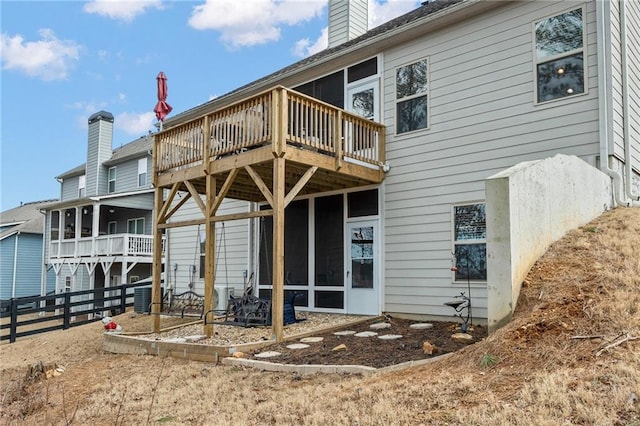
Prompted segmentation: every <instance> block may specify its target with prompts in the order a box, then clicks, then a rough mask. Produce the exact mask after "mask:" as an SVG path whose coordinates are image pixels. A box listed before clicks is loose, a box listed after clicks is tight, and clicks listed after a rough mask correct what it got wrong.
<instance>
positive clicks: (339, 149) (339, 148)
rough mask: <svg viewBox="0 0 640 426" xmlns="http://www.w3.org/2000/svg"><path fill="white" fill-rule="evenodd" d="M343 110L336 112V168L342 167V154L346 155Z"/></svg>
mask: <svg viewBox="0 0 640 426" xmlns="http://www.w3.org/2000/svg"><path fill="white" fill-rule="evenodd" d="M342 124H343V123H342V111H338V114H336V123H335V138H336V146H335V148H336V170H340V168H341V167H342V156H343V155H344V136H343V134H342Z"/></svg>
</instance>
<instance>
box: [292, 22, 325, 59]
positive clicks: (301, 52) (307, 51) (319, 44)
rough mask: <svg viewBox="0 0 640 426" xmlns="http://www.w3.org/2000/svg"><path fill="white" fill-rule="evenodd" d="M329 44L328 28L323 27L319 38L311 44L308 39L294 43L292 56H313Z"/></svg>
mask: <svg viewBox="0 0 640 426" xmlns="http://www.w3.org/2000/svg"><path fill="white" fill-rule="evenodd" d="M328 44H329V27H324V28H323V29H322V32H321V33H320V37H318V38H317V39H316V41H315V42H314V43H313V44H312V43H311V41H310V40H309V39H308V38H303V39H302V40H298V41H297V42H296V45H295V47H294V48H293V54H294V55H295V56H298V57H300V58H304V57H307V56H311V55H315V54H316V53H318V52H320V51H322V50H324V49H326V48H327V46H328Z"/></svg>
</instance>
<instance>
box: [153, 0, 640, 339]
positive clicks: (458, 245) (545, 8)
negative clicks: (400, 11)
mask: <svg viewBox="0 0 640 426" xmlns="http://www.w3.org/2000/svg"><path fill="white" fill-rule="evenodd" d="M329 3H330V6H329V8H330V13H329V17H330V22H329V42H330V45H329V47H328V48H327V49H326V50H324V51H322V52H320V53H318V54H316V55H314V56H311V57H309V58H306V59H304V60H302V61H300V62H297V63H295V64H293V65H291V66H289V67H286V68H284V69H282V70H280V71H278V72H275V73H273V74H271V75H268V76H265V77H264V78H261V79H259V80H257V81H255V82H252V83H250V84H248V85H246V86H243V87H241V88H239V89H237V90H235V91H233V92H230V93H228V94H226V95H224V96H221V97H218V98H216V99H214V100H212V101H209V102H207V103H205V104H202V105H199V106H196V107H194V108H192V109H190V110H187V111H185V112H183V113H181V114H178V115H176V116H174V117H173V118H171V119H168V120H166V121H165V122H164V131H163V132H160V133H159V134H157V135H156V136H155V148H154V149H155V150H156V154H157V155H156V161H157V162H156V171H157V175H156V176H155V177H154V179H155V181H154V182H155V184H156V186H157V188H156V191H158V193H157V195H156V196H160V195H158V194H161V191H163V190H167V191H168V194H169V196H168V198H165V206H164V207H163V209H162V211H158V212H156V213H157V215H158V216H157V219H158V222H159V224H160V226H159V228H160V229H165V230H166V232H167V235H168V245H169V256H170V259H171V264H172V265H173V267H174V268H175V269H174V270H175V272H176V279H174V282H175V284H176V285H177V286H178V288H177V289H176V291H178V290H181V287H180V286H182V285H184V284H185V283H187V282H190V283H192V287H194V288H196V289H197V291H199V292H201V291H205V290H207V289H208V286H209V285H210V283H209V281H212V280H213V277H214V275H215V283H216V287H219V286H232V287H234V288H235V289H236V293H237V292H238V290H242V284H243V281H244V280H245V278H244V277H245V276H246V275H247V274H248V275H251V274H252V273H255V278H256V280H255V281H257V289H258V293H259V294H260V295H262V296H267V297H268V296H270V294H271V292H272V291H273V292H274V293H275V296H276V297H275V298H274V309H276V311H277V310H278V308H279V307H280V306H281V305H280V306H278V305H277V304H278V303H282V301H281V300H279V299H282V297H283V295H288V294H290V292H294V291H295V292H298V293H300V294H301V297H300V299H299V300H298V302H297V303H298V304H299V305H301V306H303V307H304V308H306V309H308V310H315V311H327V312H346V313H353V314H379V313H381V312H388V313H391V314H396V315H407V316H424V317H450V316H451V314H452V310H451V308H449V307H448V306H445V305H444V303H445V302H447V301H449V300H451V298H452V297H453V296H455V295H457V294H459V293H460V292H463V291H464V292H466V291H467V290H468V286H469V287H470V288H471V296H472V298H473V299H472V302H473V315H474V318H475V319H476V320H477V319H483V318H484V319H486V318H487V306H488V304H487V294H488V293H487V286H488V282H487V248H486V242H487V234H486V208H485V200H486V195H485V180H486V179H487V178H488V177H490V176H492V175H494V174H496V173H498V172H500V171H502V170H505V169H507V168H509V167H511V166H514V165H516V164H519V163H521V162H525V161H531V160H540V159H545V158H548V157H552V156H554V155H556V154H567V155H574V156H578V157H579V158H581V159H582V160H584V161H585V162H586V163H588V164H590V165H591V166H593V167H594V168H599V169H600V170H602V171H603V172H605V173H606V174H608V175H609V176H611V177H612V179H613V182H614V188H615V198H616V201H617V203H618V204H622V205H637V204H638V199H639V198H638V189H639V188H638V186H639V185H638V176H639V173H640V99H638V93H640V81H639V78H638V76H639V75H640V68H639V67H640V66H639V64H638V61H634V60H632V58H637V57H640V31H639V30H638V28H640V2H629V1H627V2H619V1H612V2H608V1H606V2H603V1H596V0H586V1H582V2H579V1H524V2H523V1H474V0H459V1H445V0H436V1H432V2H428V3H427V2H425V3H424V4H423V6H421V7H419V8H418V9H416V10H414V11H412V12H410V13H408V14H406V15H404V16H401V17H399V18H397V19H394V20H392V21H390V22H388V23H385V24H383V25H381V26H379V27H377V28H374V29H372V30H370V31H368V32H364V30H363V28H366V22H367V17H366V16H367V7H366V1H351V2H346V1H339V0H337V1H334V0H331V1H330V2H329ZM303 94H304V95H303ZM305 95H308V96H305ZM378 123H379V124H378ZM551 185H552V183H551ZM179 197H183V198H179ZM222 197H226V199H227V200H229V201H228V202H227V203H226V204H223V205H222V207H220V208H219V206H220V204H219V201H220V199H221V198H222ZM185 198H188V199H190V200H191V201H188V202H185V201H184V199H185ZM193 200H195V202H193ZM230 200H233V201H230ZM557 203H558V204H561V203H562V200H558V201H557ZM285 206H286V208H285ZM210 221H211V222H214V223H216V229H215V232H214V230H213V229H207V228H209V227H207V226H206V224H207V223H208V222H210ZM223 224H224V225H225V228H226V229H225V234H224V235H225V238H222V234H221V232H222V225H223ZM159 232H160V231H159ZM158 235H160V234H158ZM274 235H276V238H274ZM214 237H215V240H213V238H214ZM207 253H208V254H207ZM157 256H158V258H157V260H156V261H157V262H158V264H159V262H160V257H159V256H160V253H158V254H157ZM200 256H201V257H202V258H203V261H202V262H199V261H198V260H199V257H200ZM189 265H190V266H189ZM207 265H210V267H211V266H212V265H213V266H217V268H216V269H215V270H214V269H213V268H212V267H211V272H210V275H207V274H208V272H207V271H208V270H207ZM222 265H224V266H225V268H222V269H220V268H221V267H222ZM453 266H456V268H453ZM455 269H457V272H453V271H454V270H455ZM158 271H159V269H158ZM182 271H184V272H182ZM245 271H246V272H245ZM180 273H185V274H186V273H189V274H192V275H191V276H190V278H189V280H186V279H185V278H186V277H187V275H182V276H181V275H179V274H180ZM205 276H207V277H208V278H207V279H206V280H203V278H202V277H205ZM181 277H182V278H181ZM155 281H157V280H155ZM155 281H154V284H155ZM468 281H469V282H468ZM489 284H490V283H489ZM183 288H184V289H186V287H183ZM276 320H277V319H274V326H275V325H276V324H275V321H276Z"/></svg>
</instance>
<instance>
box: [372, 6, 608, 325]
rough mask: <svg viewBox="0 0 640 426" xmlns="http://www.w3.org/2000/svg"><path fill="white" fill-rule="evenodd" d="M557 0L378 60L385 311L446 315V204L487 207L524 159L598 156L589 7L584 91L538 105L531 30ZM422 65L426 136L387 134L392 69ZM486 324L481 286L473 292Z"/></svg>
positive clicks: (498, 15)
mask: <svg viewBox="0 0 640 426" xmlns="http://www.w3.org/2000/svg"><path fill="white" fill-rule="evenodd" d="M580 4H581V3H575V4H572V5H567V3H561V2H527V3H505V5H504V6H503V7H501V8H500V9H495V10H493V11H492V12H491V14H490V15H489V14H485V15H480V16H476V17H474V18H471V19H469V20H466V21H464V22H463V23H461V24H459V25H454V26H451V27H449V28H447V30H446V31H439V32H436V33H433V34H430V35H428V36H424V37H421V38H419V39H416V40H414V41H412V42H410V43H407V44H404V45H403V46H401V47H398V48H394V49H389V50H387V51H385V52H384V70H385V72H384V75H385V78H384V83H383V85H384V88H383V93H384V95H383V96H384V98H383V99H384V105H383V112H384V115H383V116H384V117H385V119H384V124H385V125H386V126H388V127H387V160H388V161H389V163H390V165H391V171H390V172H389V173H388V174H387V177H386V180H385V182H384V184H383V186H384V191H385V195H384V221H385V222H384V223H385V226H384V229H385V231H384V232H385V235H384V238H385V245H384V262H385V263H384V275H385V276H384V281H385V305H384V310H385V311H388V312H400V313H408V314H427V313H429V314H430V315H442V316H451V314H452V311H451V308H449V307H446V306H443V303H444V302H446V301H448V300H450V299H451V298H452V297H453V296H455V295H457V294H459V293H460V292H461V291H465V292H466V291H467V284H466V282H465V283H464V284H463V283H456V284H453V283H452V279H453V277H452V273H451V271H450V268H451V252H452V250H453V242H452V218H451V216H452V213H451V212H452V206H453V205H454V204H466V203H476V202H483V201H484V198H485V193H484V179H486V178H487V177H489V176H491V175H492V174H494V173H496V172H498V171H501V170H504V169H506V168H508V167H510V166H513V165H515V164H517V163H519V162H522V161H528V160H536V159H542V158H547V157H551V156H553V155H555V154H557V153H565V154H574V155H577V156H579V157H582V158H584V159H586V160H588V161H589V162H591V163H592V164H593V163H594V161H595V156H596V155H598V153H599V135H598V101H597V98H596V96H597V93H598V90H597V68H596V66H597V61H596V57H595V55H596V52H597V50H596V37H595V31H596V27H595V22H594V21H595V16H596V15H595V6H594V3H593V2H591V3H588V4H587V7H586V12H587V13H586V21H587V48H586V58H587V60H586V66H587V67H588V68H587V74H588V80H587V81H586V82H585V85H586V86H587V93H586V94H585V95H579V96H575V97H573V98H569V99H562V100H559V101H554V102H548V103H544V104H538V105H536V104H534V84H535V80H534V78H535V77H534V63H533V43H532V37H533V35H532V22H534V21H536V20H539V19H541V18H544V17H547V16H549V15H554V14H557V13H561V12H563V11H565V10H567V9H569V8H570V7H571V6H578V5H580ZM424 58H428V60H429V66H430V70H429V111H428V121H429V128H428V129H425V130H419V131H414V132H411V133H406V134H402V135H399V136H396V135H395V129H396V125H395V110H396V103H395V70H396V68H397V67H399V66H404V65H407V64H410V63H413V62H415V61H418V60H421V59H424ZM471 296H472V298H473V300H472V303H473V314H474V316H476V317H484V318H486V297H487V294H486V284H484V283H476V284H472V289H471Z"/></svg>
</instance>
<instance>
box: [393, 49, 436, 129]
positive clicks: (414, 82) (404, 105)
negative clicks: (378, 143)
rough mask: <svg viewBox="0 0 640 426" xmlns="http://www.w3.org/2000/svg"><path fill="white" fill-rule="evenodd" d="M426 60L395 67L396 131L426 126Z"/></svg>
mask: <svg viewBox="0 0 640 426" xmlns="http://www.w3.org/2000/svg"><path fill="white" fill-rule="evenodd" d="M427 76H428V61H427V60H426V59H423V60H421V61H418V62H415V63H413V64H409V65H406V66H403V67H400V68H398V69H396V133H406V132H411V131H413V130H419V129H426V128H427V104H428V102H427V95H428V92H429V87H428V79H427Z"/></svg>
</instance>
